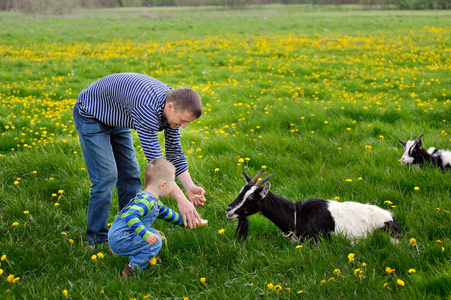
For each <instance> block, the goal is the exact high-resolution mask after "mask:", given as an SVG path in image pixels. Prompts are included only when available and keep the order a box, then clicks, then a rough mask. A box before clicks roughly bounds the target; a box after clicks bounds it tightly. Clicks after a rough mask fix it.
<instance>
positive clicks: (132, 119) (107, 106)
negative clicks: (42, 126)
mask: <svg viewBox="0 0 451 300" xmlns="http://www.w3.org/2000/svg"><path fill="white" fill-rule="evenodd" d="M171 90H172V88H171V87H169V86H167V85H165V84H164V83H162V82H160V81H158V80H156V79H155V78H152V77H149V76H147V75H144V74H138V73H119V74H113V75H109V76H106V77H104V78H101V79H99V80H98V81H96V82H94V83H92V84H90V85H88V86H87V87H86V88H85V89H84V90H83V91H82V92H81V93H80V95H79V96H78V99H77V103H78V105H79V106H78V110H79V113H80V114H81V115H82V116H85V117H88V118H95V119H97V120H99V121H100V122H102V123H104V124H105V125H108V126H112V127H121V128H131V129H135V130H136V131H137V133H138V137H139V140H140V142H141V146H142V148H143V150H144V154H145V156H146V158H147V161H148V162H150V161H151V160H152V159H155V158H163V153H162V150H161V147H160V143H159V141H158V132H159V131H164V140H165V142H164V146H165V150H166V151H165V152H166V159H167V160H168V161H170V162H171V163H172V164H173V165H174V167H175V169H176V175H177V176H178V175H180V174H181V173H183V172H185V171H186V170H188V163H187V161H186V158H185V155H184V154H183V149H182V146H181V144H180V126H178V127H177V128H171V126H170V125H169V123H168V121H167V120H166V118H164V117H163V116H162V114H163V109H164V106H165V105H166V95H165V94H166V93H167V92H169V91H171Z"/></svg>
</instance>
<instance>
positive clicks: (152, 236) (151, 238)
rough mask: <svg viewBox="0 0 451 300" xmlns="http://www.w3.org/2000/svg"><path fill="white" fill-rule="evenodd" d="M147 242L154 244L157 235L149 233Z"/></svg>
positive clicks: (156, 240)
mask: <svg viewBox="0 0 451 300" xmlns="http://www.w3.org/2000/svg"><path fill="white" fill-rule="evenodd" d="M147 242H148V243H149V244H151V245H153V244H155V243H156V242H158V235H156V234H154V233H151V234H150V235H149V237H148V238H147Z"/></svg>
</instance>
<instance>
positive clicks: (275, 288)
mask: <svg viewBox="0 0 451 300" xmlns="http://www.w3.org/2000/svg"><path fill="white" fill-rule="evenodd" d="M274 290H275V291H276V292H279V291H281V290H282V287H281V286H280V285H276V286H275V287H274Z"/></svg>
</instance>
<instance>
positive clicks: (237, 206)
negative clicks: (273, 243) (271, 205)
mask: <svg viewBox="0 0 451 300" xmlns="http://www.w3.org/2000/svg"><path fill="white" fill-rule="evenodd" d="M263 172H265V170H261V171H260V172H258V174H257V175H255V177H254V178H253V179H251V178H250V177H249V175H247V174H246V172H243V176H244V178H245V179H246V182H247V183H246V185H245V186H244V187H243V188H242V189H241V191H240V194H239V195H238V197H237V198H236V199H235V200H233V202H232V203H230V204H229V206H227V218H229V219H236V218H238V227H237V229H236V232H235V236H237V237H238V238H239V239H240V240H241V241H244V240H245V239H246V237H247V232H248V229H249V220H248V218H247V217H248V216H250V215H253V214H255V213H258V212H261V202H262V200H263V199H264V198H265V197H266V194H267V193H268V191H269V188H270V186H271V184H270V183H269V182H268V183H267V184H265V185H264V183H265V182H266V181H268V179H269V178H271V177H272V176H274V174H272V175H269V176H267V177H265V178H263V179H262V180H260V181H257V180H258V179H259V178H260V176H261V175H262V174H263Z"/></svg>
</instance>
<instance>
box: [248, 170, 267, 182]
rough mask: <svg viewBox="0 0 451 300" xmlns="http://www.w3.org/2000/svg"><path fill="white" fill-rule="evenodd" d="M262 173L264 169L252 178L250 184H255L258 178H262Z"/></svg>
mask: <svg viewBox="0 0 451 300" xmlns="http://www.w3.org/2000/svg"><path fill="white" fill-rule="evenodd" d="M264 172H265V169H263V170H261V171H260V172H258V174H257V175H255V177H254V178H252V180H251V182H252V183H256V182H257V180H258V179H259V178H260V176H262V174H263V173H264Z"/></svg>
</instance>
